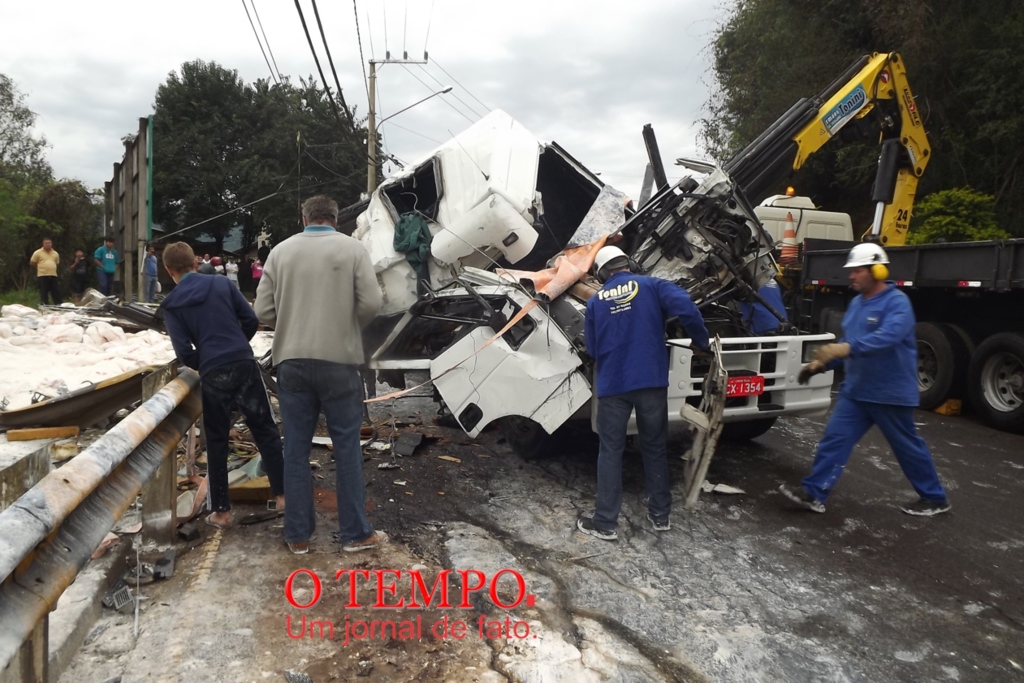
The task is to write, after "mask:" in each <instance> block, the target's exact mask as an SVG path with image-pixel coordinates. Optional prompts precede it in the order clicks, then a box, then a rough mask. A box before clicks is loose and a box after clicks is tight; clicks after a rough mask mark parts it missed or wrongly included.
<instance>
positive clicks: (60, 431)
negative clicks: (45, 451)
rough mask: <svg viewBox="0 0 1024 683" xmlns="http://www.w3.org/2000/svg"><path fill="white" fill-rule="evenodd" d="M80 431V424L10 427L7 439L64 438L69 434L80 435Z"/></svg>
mask: <svg viewBox="0 0 1024 683" xmlns="http://www.w3.org/2000/svg"><path fill="white" fill-rule="evenodd" d="M78 431H79V428H78V426H71V427H34V428H29V429H10V430H8V431H7V440H8V441H33V440H35V439H64V438H67V437H69V436H78Z"/></svg>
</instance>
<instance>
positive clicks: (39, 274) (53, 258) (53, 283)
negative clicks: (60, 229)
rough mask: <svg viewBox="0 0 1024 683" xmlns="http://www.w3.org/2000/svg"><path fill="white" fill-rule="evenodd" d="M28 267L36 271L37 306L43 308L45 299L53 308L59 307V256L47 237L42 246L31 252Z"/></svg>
mask: <svg viewBox="0 0 1024 683" xmlns="http://www.w3.org/2000/svg"><path fill="white" fill-rule="evenodd" d="M29 265H31V266H32V267H33V268H35V270H36V286H37V287H38V288H39V305H41V306H45V305H46V302H47V299H49V300H50V301H52V302H53V305H54V306H60V304H61V298H60V278H58V277H57V266H59V265H60V254H58V253H57V251H56V250H55V249H54V248H53V241H52V240H51V239H50V238H49V237H47V238H46V239H44V240H43V246H42V247H40V248H39V249H36V250H35V251H34V252H32V258H31V259H29Z"/></svg>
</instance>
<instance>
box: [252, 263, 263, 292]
mask: <svg viewBox="0 0 1024 683" xmlns="http://www.w3.org/2000/svg"><path fill="white" fill-rule="evenodd" d="M249 272H250V273H251V274H252V288H253V290H254V291H255V290H258V289H259V287H260V278H262V277H263V261H260V260H259V259H255V260H253V262H252V267H251V268H250V270H249Z"/></svg>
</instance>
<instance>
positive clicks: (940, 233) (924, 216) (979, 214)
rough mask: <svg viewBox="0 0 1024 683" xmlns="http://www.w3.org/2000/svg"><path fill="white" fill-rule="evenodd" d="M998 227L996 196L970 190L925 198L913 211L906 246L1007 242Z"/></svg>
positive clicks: (1007, 235)
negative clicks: (990, 241)
mask: <svg viewBox="0 0 1024 683" xmlns="http://www.w3.org/2000/svg"><path fill="white" fill-rule="evenodd" d="M1009 237H1010V233H1008V232H1006V231H1005V230H1003V229H1002V228H1000V227H999V222H998V221H997V219H996V211H995V197H993V196H991V195H986V194H982V193H980V192H975V191H974V190H972V189H971V188H969V187H961V188H955V189H952V190H942V191H940V192H935V193H933V194H930V195H928V196H927V197H925V198H924V199H922V200H921V201H920V202H918V203H917V206H916V207H915V208H914V215H913V217H912V219H911V225H910V234H909V235H907V244H931V243H934V242H974V241H977V240H1001V239H1008V238H1009Z"/></svg>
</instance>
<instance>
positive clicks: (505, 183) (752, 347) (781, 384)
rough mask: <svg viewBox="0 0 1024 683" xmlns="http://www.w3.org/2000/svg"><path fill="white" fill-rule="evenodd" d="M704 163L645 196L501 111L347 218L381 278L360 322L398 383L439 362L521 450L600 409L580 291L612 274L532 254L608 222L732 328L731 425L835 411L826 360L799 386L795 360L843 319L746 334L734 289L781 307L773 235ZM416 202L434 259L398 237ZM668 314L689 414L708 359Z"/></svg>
mask: <svg viewBox="0 0 1024 683" xmlns="http://www.w3.org/2000/svg"><path fill="white" fill-rule="evenodd" d="M706 170H707V171H708V172H707V173H706V175H705V177H704V178H703V179H702V180H700V181H698V180H696V179H693V178H691V177H685V178H683V179H682V180H681V181H679V182H678V183H677V184H675V185H674V186H663V187H661V188H660V189H659V191H658V192H657V193H656V194H655V195H654V196H653V197H652V198H651V199H650V200H649V201H647V203H646V204H644V205H643V206H641V207H640V208H639V209H638V210H636V211H633V210H632V209H631V208H630V207H629V206H627V202H626V200H625V197H624V195H622V194H621V193H619V192H617V191H615V190H614V189H612V188H610V187H608V186H606V185H604V184H603V183H601V181H600V180H598V179H597V177H596V176H594V175H593V174H591V173H590V172H589V171H587V170H586V169H585V168H583V167H582V165H580V164H579V163H578V162H577V161H575V160H574V159H573V158H572V157H570V156H569V155H568V154H567V153H566V152H565V151H564V150H562V149H561V148H560V147H558V146H557V145H555V144H553V143H552V144H545V143H542V142H539V141H537V140H536V139H535V138H534V137H533V136H532V135H530V134H529V133H528V132H527V131H526V130H525V129H524V128H523V127H522V126H521V125H520V124H518V123H516V122H515V121H513V120H512V119H511V118H510V117H508V116H507V115H506V114H504V113H503V112H500V111H495V112H492V113H491V114H490V115H489V116H487V117H485V118H484V119H483V120H481V121H480V122H478V123H477V124H475V125H474V126H472V127H471V128H470V129H468V130H467V131H465V132H463V133H462V134H460V135H459V136H457V137H456V138H454V139H453V140H452V141H450V142H449V143H447V144H446V145H442V146H441V147H440V148H438V149H437V150H435V151H434V152H432V153H431V154H430V155H429V156H428V157H427V158H426V159H424V160H421V161H420V162H418V163H413V164H410V165H409V166H408V167H406V168H405V169H403V171H401V172H399V173H398V174H396V175H395V176H392V177H391V178H389V179H388V180H386V181H385V182H384V183H382V184H381V186H380V187H379V188H378V189H377V191H376V192H375V193H374V194H373V195H372V196H371V197H370V200H369V204H368V207H367V210H366V211H365V212H364V213H363V214H362V215H360V216H359V219H358V222H357V228H356V230H355V233H354V235H353V236H354V237H356V238H357V239H359V240H360V241H362V242H363V244H364V245H365V246H366V247H367V249H368V251H369V252H370V256H371V260H372V261H373V263H374V267H375V270H376V271H377V273H378V278H379V281H380V283H381V285H382V289H383V290H384V294H385V304H384V310H383V312H382V316H381V317H380V318H379V319H378V320H377V321H376V322H375V323H374V325H372V326H371V327H370V328H369V329H368V330H367V335H366V343H367V346H368V348H369V349H375V351H374V352H373V354H372V358H371V362H370V367H371V369H373V370H375V371H377V372H378V377H379V378H380V379H381V380H382V381H385V382H387V383H388V384H391V385H392V386H397V387H400V388H401V387H404V377H403V375H404V373H405V372H408V371H420V372H422V371H427V372H429V375H430V377H431V378H432V380H433V384H434V387H435V390H436V393H437V394H438V396H439V398H440V400H441V401H442V402H443V404H444V405H445V406H446V407H447V409H448V410H450V411H451V414H452V415H453V417H454V418H455V419H456V420H457V421H458V423H459V425H460V426H461V427H462V428H463V430H465V432H466V433H467V434H468V435H470V436H473V437H475V436H476V435H478V434H479V433H480V432H481V431H482V430H483V429H484V428H485V427H486V426H487V425H489V424H491V423H492V422H497V423H498V424H499V425H501V426H502V428H503V431H504V433H505V435H506V437H507V438H508V440H509V441H510V443H511V445H512V446H513V448H515V449H516V450H517V451H518V452H519V453H520V454H522V455H524V456H526V457H532V456H535V455H537V454H538V452H539V451H540V450H541V449H542V446H543V442H544V438H545V436H546V435H548V434H551V433H553V432H554V431H555V430H556V429H558V428H559V427H561V426H562V425H564V424H566V423H567V422H568V421H569V420H572V419H590V420H591V423H592V424H593V421H594V418H595V417H596V403H597V402H596V401H592V400H591V399H592V397H593V394H592V378H593V361H592V359H591V358H590V357H589V356H588V355H587V353H586V340H585V339H584V335H583V328H584V318H585V313H586V301H587V299H588V298H589V296H591V295H592V294H593V293H595V292H596V291H597V289H599V287H600V285H599V283H597V282H596V281H595V280H593V278H589V277H576V276H574V277H573V278H572V279H573V280H574V281H573V282H565V283H563V284H564V286H563V287H561V288H559V289H556V290H554V293H553V294H552V290H551V288H549V287H546V286H541V285H540V284H538V283H539V282H547V280H544V279H543V278H534V277H531V273H530V272H523V271H524V270H525V271H536V270H539V269H542V268H544V267H545V265H548V266H553V265H557V263H556V262H555V259H556V258H558V257H559V255H560V254H564V252H565V250H571V249H573V248H577V247H578V248H585V247H587V246H588V245H592V244H593V243H595V242H596V241H598V240H600V241H601V242H602V243H603V241H604V240H610V241H614V242H615V243H616V244H617V245H618V246H620V247H621V248H622V249H623V250H624V251H626V253H627V254H629V255H630V257H631V259H632V260H633V261H634V264H633V265H634V272H641V273H644V274H647V275H651V276H654V277H660V278H663V279H666V280H670V281H673V282H676V283H677V284H679V285H680V286H682V287H684V288H685V289H686V290H687V291H688V292H689V294H690V296H691V298H692V299H693V301H694V303H695V304H696V305H697V306H698V308H700V310H701V312H702V313H703V315H704V318H705V321H706V323H707V327H708V329H709V331H710V332H711V334H712V335H713V336H718V337H719V338H720V348H719V351H720V354H721V359H722V363H723V365H724V368H725V371H726V372H727V373H728V382H727V392H726V396H727V397H726V404H725V410H724V414H723V416H722V420H723V422H724V423H725V426H726V433H725V438H729V437H732V438H754V437H756V436H759V435H760V434H763V433H764V432H766V431H767V430H768V429H770V428H771V426H772V424H773V423H774V422H775V420H776V419H777V418H778V417H779V416H780V415H814V414H821V413H823V412H825V411H826V410H827V409H828V406H829V401H830V386H831V384H832V373H824V374H822V375H818V376H816V377H814V378H812V379H811V382H810V383H809V384H808V385H804V386H801V385H799V384H798V383H797V381H796V376H797V373H798V371H799V369H800V367H801V365H802V364H803V363H805V362H807V361H808V360H810V357H811V356H812V355H813V352H814V349H815V348H816V347H817V346H818V345H820V344H822V343H826V342H828V341H830V340H832V339H833V336H832V335H830V334H823V335H806V336H797V335H795V334H794V335H773V336H764V337H756V336H752V334H751V333H750V331H749V330H748V326H747V325H746V324H745V322H744V316H743V315H742V313H741V309H740V304H742V303H745V304H748V305H750V304H754V303H759V304H760V305H764V306H765V307H766V308H768V309H769V310H770V309H771V306H770V305H768V304H767V303H766V302H764V301H763V300H761V299H760V297H759V295H758V289H759V288H760V287H761V286H763V285H764V284H765V283H767V282H768V281H769V280H770V279H771V278H772V277H774V275H775V273H776V265H775V262H774V259H773V257H772V249H773V247H774V245H773V243H772V240H771V238H770V237H769V235H768V234H767V233H766V232H765V230H764V229H763V228H762V226H761V225H760V223H759V222H758V220H757V219H756V217H755V216H754V213H753V210H752V208H751V207H750V205H749V203H748V202H747V200H746V199H745V197H744V196H743V194H742V192H741V191H740V190H739V189H738V188H737V186H736V185H735V183H733V182H732V180H731V179H730V178H729V176H728V175H727V174H726V173H724V172H723V171H722V170H721V169H717V168H711V167H708V168H707V169H706ZM410 213H412V214H415V215H416V216H418V217H419V218H421V219H422V220H423V221H424V222H425V224H426V227H427V229H428V230H429V232H430V235H431V239H430V241H429V243H428V246H429V258H427V259H426V263H425V264H423V263H421V262H416V261H417V260H416V259H409V258H407V255H406V254H403V253H399V252H396V251H395V250H394V248H393V246H392V245H393V243H394V235H395V228H396V226H397V225H398V223H399V221H400V220H402V219H403V216H407V215H408V214H410ZM410 260H413V261H414V262H416V264H415V265H412V264H410ZM424 265H425V267H424ZM513 265H514V266H515V267H516V268H520V269H523V270H517V271H511V270H509V269H510V268H511V267H512V266H513ZM559 272H561V271H559ZM578 275H583V273H582V272H581V273H578ZM555 279H557V277H556V278H555ZM575 280H579V281H578V282H575ZM666 332H667V337H668V339H667V341H666V351H665V352H666V353H667V354H668V355H669V359H670V366H669V367H670V371H669V394H668V401H669V405H668V409H669V416H670V420H672V421H673V422H675V423H677V424H689V422H688V421H687V419H686V418H685V417H684V414H685V413H686V411H685V410H684V405H686V404H689V405H691V406H697V405H698V404H699V403H700V402H701V398H702V390H703V389H702V384H703V382H704V381H705V377H706V375H707V374H708V370H709V363H710V362H711V361H710V360H707V359H702V358H695V356H694V354H693V353H692V352H691V350H690V348H689V341H688V340H687V339H685V338H682V337H681V328H680V327H679V326H678V325H673V324H671V323H670V325H669V329H667V330H666ZM632 429H635V425H632V424H631V430H632Z"/></svg>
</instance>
